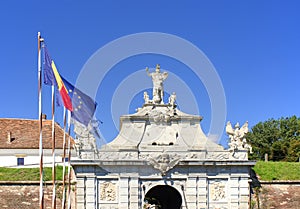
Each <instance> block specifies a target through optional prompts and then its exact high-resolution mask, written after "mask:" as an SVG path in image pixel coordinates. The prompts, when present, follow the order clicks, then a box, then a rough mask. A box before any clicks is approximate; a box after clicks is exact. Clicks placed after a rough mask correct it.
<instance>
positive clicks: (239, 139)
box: [226, 121, 252, 153]
mask: <svg viewBox="0 0 300 209" xmlns="http://www.w3.org/2000/svg"><path fill="white" fill-rule="evenodd" d="M248 131H249V128H248V121H246V123H245V124H244V125H243V126H242V127H240V124H239V123H236V125H235V126H234V128H233V127H232V125H231V123H230V121H228V122H227V125H226V133H227V134H228V136H229V139H230V141H229V143H228V145H229V150H230V151H233V152H234V151H237V150H249V151H250V153H252V147H251V145H250V144H248V143H247V140H246V134H247V133H248Z"/></svg>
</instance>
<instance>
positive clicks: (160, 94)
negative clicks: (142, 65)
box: [146, 64, 168, 104]
mask: <svg viewBox="0 0 300 209" xmlns="http://www.w3.org/2000/svg"><path fill="white" fill-rule="evenodd" d="M146 72H147V75H148V76H149V77H151V78H152V81H153V98H152V100H153V102H154V103H155V104H159V103H161V104H163V103H164V102H163V98H164V87H163V82H164V80H166V78H167V77H168V73H167V72H163V73H161V72H160V65H159V64H157V65H156V69H155V72H153V73H149V69H148V67H147V68H146Z"/></svg>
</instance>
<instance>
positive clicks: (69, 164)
mask: <svg viewBox="0 0 300 209" xmlns="http://www.w3.org/2000/svg"><path fill="white" fill-rule="evenodd" d="M68 134H69V136H68V209H70V208H71V111H69V110H68Z"/></svg>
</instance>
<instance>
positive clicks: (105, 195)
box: [99, 182, 117, 202]
mask: <svg viewBox="0 0 300 209" xmlns="http://www.w3.org/2000/svg"><path fill="white" fill-rule="evenodd" d="M99 192H100V200H101V201H106V202H113V201H116V200H117V186H116V183H112V182H103V183H100V191H99Z"/></svg>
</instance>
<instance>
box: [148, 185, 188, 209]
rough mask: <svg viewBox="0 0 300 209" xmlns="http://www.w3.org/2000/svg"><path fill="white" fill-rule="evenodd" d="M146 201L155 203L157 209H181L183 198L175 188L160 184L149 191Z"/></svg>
mask: <svg viewBox="0 0 300 209" xmlns="http://www.w3.org/2000/svg"><path fill="white" fill-rule="evenodd" d="M144 202H148V204H149V205H150V204H151V205H155V206H156V207H155V208H157V209H180V208H181V205H182V198H181V195H180V193H179V192H178V191H177V190H176V189H175V188H173V187H171V186H168V185H158V186H155V187H153V188H152V189H150V190H149V191H148V192H147V194H146V195H145V199H144ZM146 208H147V207H146ZM153 208H154V207H153Z"/></svg>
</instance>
